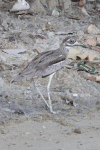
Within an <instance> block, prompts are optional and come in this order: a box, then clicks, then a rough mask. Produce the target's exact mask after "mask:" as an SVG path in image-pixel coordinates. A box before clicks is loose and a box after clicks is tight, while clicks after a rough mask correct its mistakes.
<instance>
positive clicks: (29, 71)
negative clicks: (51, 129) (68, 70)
mask: <svg viewBox="0 0 100 150" xmlns="http://www.w3.org/2000/svg"><path fill="white" fill-rule="evenodd" d="M76 39H77V37H75V36H70V37H66V38H65V39H64V40H63V42H62V44H61V45H60V47H59V48H58V49H56V50H51V51H46V52H42V53H40V54H38V55H37V56H36V57H35V58H34V59H33V60H32V61H31V62H30V63H29V64H28V65H27V66H26V67H25V69H24V70H23V71H22V72H20V73H19V74H18V75H17V76H16V77H15V78H14V79H13V80H12V82H18V81H21V79H22V78H24V77H26V78H34V77H40V76H41V77H46V76H50V79H49V82H48V86H47V90H48V98H49V104H48V103H47V102H46V100H45V99H44V97H43V95H42V94H41V92H40V91H39V90H38V88H37V90H38V91H39V93H40V95H41V96H42V98H43V100H44V102H45V103H46V104H47V106H48V107H49V108H50V111H51V112H52V113H55V112H54V111H53V110H52V105H51V99H50V94H49V87H50V83H51V80H52V77H53V75H54V73H55V72H56V71H57V70H59V69H61V68H62V67H63V66H64V64H65V61H66V59H67V56H68V53H69V49H68V48H66V46H68V47H71V46H74V45H77V46H83V45H81V44H79V43H78V42H76Z"/></svg>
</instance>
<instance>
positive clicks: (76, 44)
mask: <svg viewBox="0 0 100 150" xmlns="http://www.w3.org/2000/svg"><path fill="white" fill-rule="evenodd" d="M73 46H82V47H84V48H88V46H87V45H85V44H81V43H79V42H76V43H75V44H74V45H73Z"/></svg>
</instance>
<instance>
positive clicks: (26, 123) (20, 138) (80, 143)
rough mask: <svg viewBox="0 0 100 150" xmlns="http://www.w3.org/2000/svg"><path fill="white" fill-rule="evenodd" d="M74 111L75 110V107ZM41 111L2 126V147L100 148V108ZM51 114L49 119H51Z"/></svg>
mask: <svg viewBox="0 0 100 150" xmlns="http://www.w3.org/2000/svg"><path fill="white" fill-rule="evenodd" d="M71 112H72V111H71ZM71 112H70V115H68V113H64V115H65V114H66V118H65V117H64V118H63V117H61V116H60V115H55V116H54V115H51V118H52V119H50V116H49V114H48V115H47V116H48V117H46V116H45V115H42V114H40V115H38V117H35V118H31V119H30V118H27V119H25V120H23V121H22V120H21V119H16V120H15V121H14V120H11V121H10V122H9V123H8V124H6V125H2V126H1V127H0V130H1V134H0V149H4V150H13V149H15V150H22V149H24V150H33V149H34V150H44V149H46V150H67V149H68V150H72V149H74V150H79V149H81V150H99V149H100V119H99V118H100V114H99V112H100V111H99V110H93V109H92V110H91V111H87V113H86V111H84V112H85V113H84V112H83V113H80V114H79V113H77V114H74V113H73V114H71ZM48 118H49V119H48Z"/></svg>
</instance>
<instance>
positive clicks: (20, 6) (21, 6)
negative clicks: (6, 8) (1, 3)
mask: <svg viewBox="0 0 100 150" xmlns="http://www.w3.org/2000/svg"><path fill="white" fill-rule="evenodd" d="M28 9H30V6H29V4H28V3H27V2H26V1H25V0H18V1H17V2H16V3H15V4H14V5H13V7H12V9H10V11H11V12H12V11H21V10H28Z"/></svg>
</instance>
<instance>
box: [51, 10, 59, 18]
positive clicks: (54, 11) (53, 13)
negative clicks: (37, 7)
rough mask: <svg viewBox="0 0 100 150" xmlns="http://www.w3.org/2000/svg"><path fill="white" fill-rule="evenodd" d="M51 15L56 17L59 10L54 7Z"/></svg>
mask: <svg viewBox="0 0 100 150" xmlns="http://www.w3.org/2000/svg"><path fill="white" fill-rule="evenodd" d="M52 16H55V17H58V16H59V12H58V11H56V10H55V9H54V10H53V11H52Z"/></svg>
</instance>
